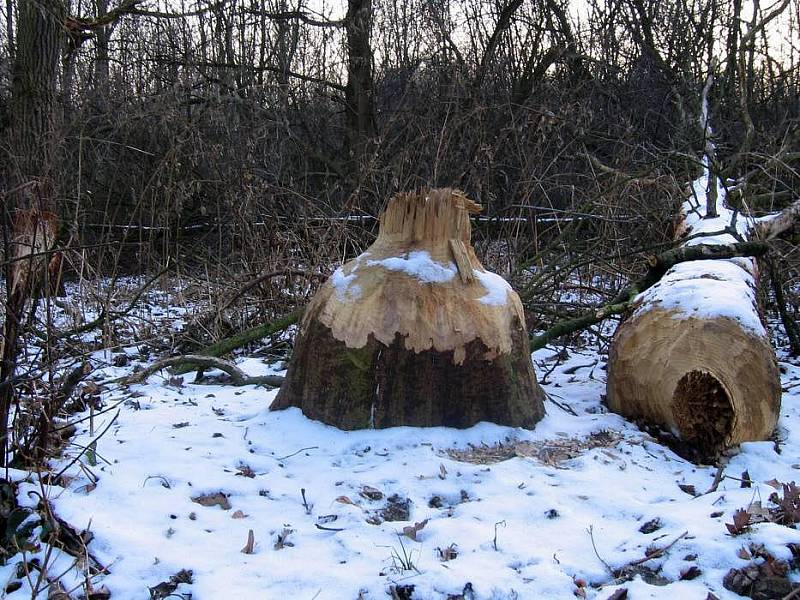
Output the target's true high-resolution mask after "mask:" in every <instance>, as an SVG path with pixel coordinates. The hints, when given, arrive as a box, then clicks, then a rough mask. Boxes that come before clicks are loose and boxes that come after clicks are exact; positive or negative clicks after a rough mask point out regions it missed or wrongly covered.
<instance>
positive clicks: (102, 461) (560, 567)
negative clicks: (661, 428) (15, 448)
mask: <svg viewBox="0 0 800 600" xmlns="http://www.w3.org/2000/svg"><path fill="white" fill-rule="evenodd" d="M127 352H128V353H129V354H132V355H135V354H136V348H135V347H131V348H128V349H127ZM95 358H96V359H98V360H100V359H104V358H105V359H107V358H108V355H107V354H105V355H104V354H102V353H98V354H97V355H96V356H95ZM533 359H534V362H535V364H536V370H537V375H538V376H539V378H540V379H542V377H543V376H544V374H545V373H547V376H546V379H545V383H544V385H543V387H544V389H545V390H546V391H547V392H548V394H550V395H551V396H552V399H553V400H555V401H556V402H557V403H558V404H556V403H554V402H552V401H548V402H547V406H546V407H547V411H548V414H547V416H546V417H545V419H544V420H543V421H542V422H540V423H539V424H538V425H537V427H536V429H535V430H534V431H526V430H522V429H512V428H506V427H499V426H496V425H491V424H480V425H478V426H476V427H473V428H471V429H468V430H453V429H446V428H431V429H415V428H396V429H389V430H379V431H375V430H369V431H357V432H343V431H338V430H336V429H333V428H331V427H327V426H325V425H322V424H320V423H317V422H314V421H310V420H308V419H306V418H305V417H304V416H303V415H302V414H301V413H300V412H299V411H298V410H296V409H292V410H288V411H284V412H270V411H269V410H268V406H269V404H270V402H271V400H272V399H273V397H274V395H275V391H267V390H265V389H263V388H256V387H252V386H249V387H240V388H237V387H233V386H229V385H220V384H195V383H191V377H189V378H186V379H185V381H184V380H181V379H175V378H171V377H170V375H169V374H168V373H166V372H165V373H163V375H162V376H159V375H154V376H152V377H151V378H150V379H149V380H148V382H147V383H146V384H144V385H136V386H132V387H131V388H130V389H124V388H119V387H118V386H115V385H109V386H107V389H106V390H105V391H103V392H102V400H103V404H104V406H105V408H104V409H103V411H105V412H100V411H98V414H97V415H95V417H94V419H93V423H92V425H93V435H92V432H90V430H89V429H90V423H89V421H88V419H87V420H85V421H83V422H81V423H79V425H78V427H79V430H78V435H77V436H76V437H75V438H74V439H73V440H72V444H71V445H70V446H69V447H68V448H67V450H66V453H65V457H64V459H63V461H62V465H63V466H66V465H68V464H69V462H70V461H71V458H70V457H74V456H76V455H78V454H79V453H80V452H81V449H82V448H83V447H90V446H91V445H92V444H95V445H94V446H91V447H92V448H95V450H93V451H92V452H84V453H83V454H82V456H81V458H80V460H79V461H78V462H76V463H75V464H73V465H72V466H70V467H69V468H68V469H67V471H66V474H67V475H68V476H69V477H67V478H64V479H62V483H66V485H65V487H58V486H52V487H49V486H41V484H39V483H36V482H34V481H33V480H32V478H30V477H28V478H27V482H23V483H22V484H21V487H20V494H19V496H20V498H21V499H23V500H25V501H27V502H28V503H29V504H30V505H33V504H35V503H36V501H37V499H38V494H40V493H44V494H45V495H46V496H47V497H49V499H50V501H51V504H52V507H53V509H54V511H55V513H56V514H57V515H58V516H59V517H60V518H62V519H64V520H65V521H67V522H69V523H71V524H72V525H73V526H74V527H76V528H77V529H79V530H80V529H83V528H85V529H88V530H90V531H91V533H92V534H93V535H94V538H93V541H91V543H90V544H89V546H88V549H89V551H90V552H91V553H92V554H93V556H94V557H95V558H96V559H97V560H98V561H99V562H100V563H101V564H102V565H104V566H106V567H107V568H108V574H105V575H100V576H98V577H96V578H94V580H93V583H94V587H95V589H98V588H100V587H101V586H103V585H105V586H107V588H108V590H110V591H111V593H112V597H113V598H126V599H128V598H130V599H136V598H150V597H164V596H159V595H155V596H153V595H152V594H153V593H152V592H151V591H150V590H149V588H154V587H155V586H156V585H157V584H159V583H161V582H169V580H170V577H171V576H174V575H175V574H176V573H178V572H180V571H181V570H183V569H186V570H190V571H191V572H192V577H191V581H192V583H190V584H189V583H182V584H180V585H178V587H177V589H176V590H175V591H174V594H177V595H178V596H177V597H181V596H180V595H181V594H183V597H185V598H188V597H189V596H188V594H191V597H192V598H193V599H195V600H207V599H214V600H216V599H221V598H237V599H243V600H244V599H251V598H252V599H261V598H267V599H271V598H293V599H294V598H307V599H309V600H310V599H312V598H318V599H326V598H328V599H348V598H352V599H356V598H362V599H366V598H386V597H391V596H387V594H391V593H392V591H391V590H392V588H393V587H394V592H393V593H394V594H395V597H398V598H406V597H410V598H422V599H427V598H431V599H437V598H449V597H450V598H461V597H462V596H463V597H464V598H473V597H474V598H486V599H488V598H496V599H505V598H572V597H574V596H573V595H574V594H576V593H577V594H578V595H584V596H586V597H589V598H603V599H605V598H608V597H609V596H611V595H612V594H613V593H614V592H615V590H618V589H622V588H625V589H626V590H627V592H628V596H627V597H628V598H634V599H638V598H670V599H672V598H701V599H702V598H706V595H707V593H708V592H709V591H710V592H712V593H713V594H714V595H715V596H716V597H718V598H720V599H722V598H737V597H739V596H737V595H736V594H734V593H732V592H730V591H728V590H726V589H725V588H724V587H723V584H722V580H723V577H724V576H725V575H726V573H727V572H728V571H729V570H730V569H731V568H734V567H736V568H741V567H744V566H746V565H748V564H750V563H752V562H753V561H755V562H763V561H764V559H763V558H758V556H759V552H760V550H759V548H760V545H763V550H764V551H765V553H767V554H769V555H771V556H773V557H775V558H776V559H781V560H787V561H788V560H791V559H792V553H791V551H790V548H789V547H788V546H787V544H789V543H792V542H794V543H800V532H798V531H796V530H795V529H792V528H790V527H787V526H784V525H779V524H776V523H771V522H764V523H759V524H756V525H753V526H751V527H750V528H749V529H748V530H747V531H745V532H744V533H741V534H739V535H736V536H733V535H731V534H730V533H729V532H728V529H727V528H726V523H733V513H734V511H736V510H737V509H740V508H747V507H749V506H751V503H753V502H754V501H761V503H762V505H763V507H764V508H767V507H769V506H772V504H771V503H770V502H769V500H768V498H769V496H770V494H771V493H772V492H773V491H775V490H774V489H773V487H772V485H774V484H775V482H774V480H777V481H780V482H787V483H788V482H791V481H794V480H797V479H798V475H799V474H800V471H798V469H800V452H799V451H800V366H799V365H798V363H797V362H795V364H791V363H790V362H787V361H782V362H781V368H782V371H783V386H784V390H785V394H784V397H783V408H782V410H781V418H780V427H779V435H778V439H777V440H776V442H772V441H770V442H761V443H750V444H745V445H743V446H742V447H741V449H739V450H738V451H736V452H735V453H734V454H733V455H732V456H730V457H729V460H728V461H727V462H726V463H725V467H724V474H725V475H726V476H731V477H733V478H732V479H728V478H724V479H722V481H721V482H720V483H719V486H718V488H717V489H716V491H711V492H708V493H706V492H707V490H709V489H710V488H711V487H712V483H713V481H714V476H715V474H716V469H715V468H714V467H698V466H696V465H694V464H692V463H690V462H687V461H686V460H684V459H682V458H680V457H679V456H677V455H676V454H674V453H673V452H672V451H671V450H669V449H667V448H666V447H665V446H663V445H661V444H659V443H658V442H656V441H655V440H654V439H653V438H651V437H650V436H649V435H648V434H646V433H644V432H643V431H641V430H640V429H639V428H637V427H636V426H635V425H634V424H631V423H629V422H627V421H625V420H623V419H622V418H621V417H619V416H618V415H615V414H611V413H608V412H607V410H606V409H605V408H604V405H603V394H604V391H605V371H604V369H603V367H604V362H603V361H604V359H603V357H602V356H601V355H598V354H597V353H596V351H594V350H591V349H584V350H573V351H570V354H569V356H567V357H565V356H564V353H563V352H561V353H558V352H555V351H554V350H553V349H552V348H550V349H544V350H541V351H539V352H538V353H536V354H535V355H534V357H533ZM136 362H137V361H136V360H134V361H132V362H131V364H129V365H127V366H125V367H111V366H109V367H106V368H104V369H102V370H101V371H99V372H98V374H101V375H102V376H103V377H104V378H108V379H113V378H116V377H119V376H120V375H123V374H125V373H129V372H130V371H131V370H132V368H133V366H134V365H135V363H136ZM239 366H240V367H241V368H242V369H244V370H245V371H247V372H248V373H250V374H253V375H256V374H264V373H268V372H275V371H273V370H271V369H272V367H276V366H279V365H272V366H270V365H266V364H264V363H263V362H262V361H261V360H260V359H256V358H244V359H240V360H239ZM559 405H560V406H559ZM570 411H572V412H574V413H575V414H574V415H573V414H571V412H570ZM83 416H84V417H87V416H88V415H83ZM745 471H747V473H748V474H749V477H750V478H751V479H752V482H753V483H752V487H741V485H742V484H741V482H740V481H739V479H741V478H742V473H743V472H745ZM20 477H22V474H20ZM766 482H770V483H766ZM693 490H694V494H693V493H692V491H693ZM220 493H221V494H222V495H223V496H220V495H219V494H220ZM695 494H696V495H695ZM193 499H194V500H193ZM196 500H201V502H198V501H196ZM215 501H216V504H215V503H214V502H215ZM753 506H755V505H753ZM751 511H752V509H751ZM392 519H399V520H392ZM415 524H419V525H417V527H416V528H414V526H415ZM409 528H411V529H409ZM404 530H405V531H406V533H405V534H404ZM251 531H252V540H253V541H254V543H253V544H250V546H251V548H246V546H248V538H249V534H250V532H251ZM412 537H415V538H416V539H412ZM676 540H677V541H676ZM243 549H247V550H251V551H250V552H243ZM659 549H660V550H663V552H659ZM43 552H44V550H41V551H40V554H41V555H42V556H41V557H40V558H41V559H42V560H44V556H43ZM34 555H35V553H34ZM648 556H653V558H650V559H649V560H647V557H648ZM761 556H763V554H761ZM28 558H31V556H28ZM50 562H51V573H57V572H60V571H62V570H66V569H68V568H69V566H70V565H71V564H72V563H73V562H74V560H73V559H72V557H70V556H68V555H66V554H61V555H58V556H56V557H51V558H50ZM15 564H16V562H15V561H10V562H9V564H8V565H7V566H6V567H3V568H2V571H0V578H3V579H0V581H10V580H12V579H15V577H16V575H18V574H15V571H16V567H15ZM83 565H85V561H81V564H79V565H78V568H77V569H73V570H72V571H71V572H68V573H67V574H66V575H65V576H64V577H63V578H62V581H63V582H64V587H65V588H67V589H70V587H74V586H78V585H80V583H81V579H80V576H79V575H80V569H81V568H82V566H83ZM626 565H629V567H628V569H627V571H626V572H627V574H628V577H620V578H618V579H615V574H616V575H619V573H618V571H619V570H620V569H621V568H623V567H625V566H626ZM631 578H632V579H631ZM33 579H35V577H32V579H31V580H27V579H25V578H23V580H22V584H23V587H22V589H20V590H19V591H17V592H14V594H13V595H11V596H9V597H29V595H30V586H31V583H32V581H33ZM624 579H628V580H627V581H626V580H624ZM648 581H649V582H650V583H648ZM468 584H469V585H468ZM410 586H413V592H412V589H411V587H410ZM156 593H158V592H156ZM471 593H472V594H474V595H470V594H471ZM409 594H410V595H409ZM173 597H176V596H173Z"/></svg>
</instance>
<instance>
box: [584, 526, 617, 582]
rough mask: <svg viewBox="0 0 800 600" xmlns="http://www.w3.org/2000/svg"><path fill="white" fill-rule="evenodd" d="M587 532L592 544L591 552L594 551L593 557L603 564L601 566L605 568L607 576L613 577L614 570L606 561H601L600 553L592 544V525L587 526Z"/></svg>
mask: <svg viewBox="0 0 800 600" xmlns="http://www.w3.org/2000/svg"><path fill="white" fill-rule="evenodd" d="M587 531H588V532H589V539H590V540H591V542H592V550H594V555H595V556H596V557H597V560H599V561H600V562H601V563H602V564H603V566H604V567H605V568H606V571H608V574H609V575H611V576H612V577H615V575H614V569H612V568H611V566H610V565H609V564H608V563H607V562H606V561H604V560H603V557H602V556H600V553H599V552H598V551H597V546H596V545H595V543H594V525H589V529H587Z"/></svg>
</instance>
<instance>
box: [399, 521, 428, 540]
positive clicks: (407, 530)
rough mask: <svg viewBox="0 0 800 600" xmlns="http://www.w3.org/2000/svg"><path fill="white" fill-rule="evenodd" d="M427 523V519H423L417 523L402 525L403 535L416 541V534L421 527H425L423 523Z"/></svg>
mask: <svg viewBox="0 0 800 600" xmlns="http://www.w3.org/2000/svg"><path fill="white" fill-rule="evenodd" d="M427 524H428V519H425V520H424V521H420V522H418V523H414V524H413V525H406V526H405V527H403V535H405V536H406V537H408V538H410V539H412V540H414V541H415V542H416V541H418V540H417V534H418V533H419V532H420V531H422V530H423V529H425V525H427Z"/></svg>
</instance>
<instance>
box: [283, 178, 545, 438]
mask: <svg viewBox="0 0 800 600" xmlns="http://www.w3.org/2000/svg"><path fill="white" fill-rule="evenodd" d="M478 210H480V206H478V205H477V204H475V203H474V202H472V201H471V200H469V199H468V198H467V197H466V196H464V195H463V194H462V193H461V192H458V191H456V190H451V189H440V190H423V191H422V192H420V193H419V194H416V193H412V194H398V195H396V196H395V197H394V198H392V199H391V200H390V202H389V205H388V206H387V208H386V211H385V212H384V213H383V214H382V215H381V222H380V233H379V234H378V238H377V240H376V241H375V243H374V244H373V245H372V246H370V247H369V249H368V250H367V251H366V252H364V253H363V254H361V255H360V256H359V257H357V258H356V259H354V260H352V261H350V262H348V263H347V264H345V265H343V266H342V267H340V268H339V269H337V270H336V272H335V273H334V274H333V275H332V276H331V278H330V279H329V280H328V281H327V282H325V284H324V285H323V286H322V287H321V288H320V290H319V291H318V292H317V294H316V295H315V296H314V299H313V300H312V301H311V303H310V304H309V306H308V308H307V309H306V311H305V314H304V316H303V321H302V323H301V327H300V334H299V336H298V339H297V342H296V344H295V349H294V353H293V357H292V361H291V363H290V365H289V370H288V372H287V374H286V381H285V382H284V384H283V385H282V386H281V390H280V392H279V393H278V396H277V397H276V399H275V401H274V402H273V404H272V406H271V407H270V408H271V409H273V410H275V409H283V408H288V407H290V406H296V407H300V408H301V409H302V411H303V413H304V414H305V415H306V416H308V417H310V418H313V419H317V420H320V421H323V422H324V423H327V424H329V425H334V426H336V427H339V428H341V429H360V428H367V427H374V428H384V427H393V426H397V425H413V426H436V425H446V426H451V427H469V426H471V425H474V424H476V423H478V422H479V421H491V422H494V423H498V424H501V425H512V426H522V427H533V426H534V424H535V423H536V422H537V421H539V419H541V418H542V416H543V415H544V408H543V404H542V400H543V398H544V393H543V391H542V389H541V388H540V387H539V385H538V384H537V383H536V378H535V376H534V373H533V366H532V364H531V360H530V352H529V350H528V338H527V334H526V331H525V318H524V315H523V310H522V303H521V302H520V299H519V296H517V294H516V293H515V292H514V291H513V290H512V289H511V286H509V285H508V283H507V282H506V281H505V280H504V279H503V278H502V277H500V276H499V275H496V274H494V273H490V272H489V271H487V270H485V269H484V268H483V266H482V265H481V263H480V262H479V261H478V259H477V257H476V256H475V252H474V250H473V248H472V246H471V244H470V220H469V213H473V212H477V211H478Z"/></svg>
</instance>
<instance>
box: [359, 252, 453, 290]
mask: <svg viewBox="0 0 800 600" xmlns="http://www.w3.org/2000/svg"><path fill="white" fill-rule="evenodd" d="M367 264H368V265H370V266H374V265H378V266H381V267H383V268H384V269H388V270H390V271H402V272H403V273H405V274H407V275H410V276H411V277H415V278H416V279H419V280H420V281H421V282H423V283H444V282H445V281H450V280H451V279H452V278H453V277H455V276H456V273H457V268H456V265H455V263H454V262H449V263H447V264H446V265H443V264H441V263H438V262H436V261H435V260H433V259H432V258H431V255H430V254H428V252H426V251H425V250H415V251H413V252H409V253H408V254H406V255H405V256H392V257H389V258H384V259H383V260H368V261H367Z"/></svg>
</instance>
